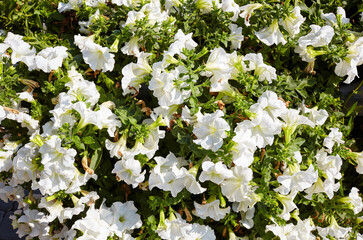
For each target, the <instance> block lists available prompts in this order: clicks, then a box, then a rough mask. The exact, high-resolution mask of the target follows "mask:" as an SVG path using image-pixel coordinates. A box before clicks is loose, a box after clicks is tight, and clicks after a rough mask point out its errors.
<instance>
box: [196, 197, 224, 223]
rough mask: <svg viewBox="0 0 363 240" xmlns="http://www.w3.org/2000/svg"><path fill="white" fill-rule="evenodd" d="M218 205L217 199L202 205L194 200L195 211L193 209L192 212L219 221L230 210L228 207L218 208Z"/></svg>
mask: <svg viewBox="0 0 363 240" xmlns="http://www.w3.org/2000/svg"><path fill="white" fill-rule="evenodd" d="M219 205H220V200H219V199H217V200H214V201H212V202H210V203H206V204H204V205H202V204H198V203H196V202H194V207H195V211H193V214H194V215H195V216H198V217H200V218H203V219H206V218H207V217H210V218H212V219H213V220H215V221H219V220H221V219H223V218H224V217H225V216H226V215H227V214H228V213H229V212H230V210H231V208H230V207H227V208H220V207H219Z"/></svg>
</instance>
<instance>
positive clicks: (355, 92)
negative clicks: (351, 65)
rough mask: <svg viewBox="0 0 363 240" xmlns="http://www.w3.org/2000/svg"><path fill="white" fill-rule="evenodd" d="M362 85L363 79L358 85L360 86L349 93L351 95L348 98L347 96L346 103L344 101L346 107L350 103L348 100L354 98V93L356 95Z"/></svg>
mask: <svg viewBox="0 0 363 240" xmlns="http://www.w3.org/2000/svg"><path fill="white" fill-rule="evenodd" d="M362 85H363V80H362V81H360V83H359V85H358V87H356V88H355V89H354V90H353V91H352V92H351V93H350V94H349V96H348V98H347V100H345V103H344V107H346V106H347V104H348V102H349V100H350V99H351V98H352V96H353V95H355V94H357V92H358V90H359V89H360V88H361V87H362Z"/></svg>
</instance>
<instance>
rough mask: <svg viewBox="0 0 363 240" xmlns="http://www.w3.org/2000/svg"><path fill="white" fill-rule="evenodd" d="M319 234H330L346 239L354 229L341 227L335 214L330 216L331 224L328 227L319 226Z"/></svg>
mask: <svg viewBox="0 0 363 240" xmlns="http://www.w3.org/2000/svg"><path fill="white" fill-rule="evenodd" d="M317 229H318V232H319V235H320V236H321V237H323V238H326V237H327V236H328V235H330V236H331V237H334V238H335V239H346V237H347V236H348V234H349V232H350V231H351V230H352V228H351V227H347V228H344V227H341V226H339V225H338V223H337V221H336V220H335V218H334V216H330V225H329V226H328V227H326V228H322V227H317Z"/></svg>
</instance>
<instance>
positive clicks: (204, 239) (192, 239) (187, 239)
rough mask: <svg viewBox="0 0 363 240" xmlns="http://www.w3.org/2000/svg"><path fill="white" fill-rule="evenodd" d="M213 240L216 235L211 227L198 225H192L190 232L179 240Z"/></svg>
mask: <svg viewBox="0 0 363 240" xmlns="http://www.w3.org/2000/svg"><path fill="white" fill-rule="evenodd" d="M196 239H200V240H215V239H216V235H215V234H214V231H213V229H212V228H211V227H209V226H205V225H200V224H198V223H193V224H192V228H191V229H190V231H188V232H187V233H186V235H185V236H184V237H182V238H180V240H196Z"/></svg>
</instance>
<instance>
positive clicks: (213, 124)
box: [193, 110, 231, 152]
mask: <svg viewBox="0 0 363 240" xmlns="http://www.w3.org/2000/svg"><path fill="white" fill-rule="evenodd" d="M223 116H224V113H223V112H222V111H221V110H217V111H215V112H214V113H206V114H204V115H203V116H202V117H200V119H198V122H197V123H196V124H195V125H194V129H193V133H194V134H195V135H196V137H197V139H196V140H193V141H194V142H195V143H196V144H199V145H201V146H202V147H203V148H204V149H210V150H212V151H213V152H216V151H217V150H218V149H219V148H220V147H222V145H223V138H226V137H227V134H226V131H229V130H230V129H231V128H230V126H229V124H228V123H227V121H226V120H224V119H223V118H222V117H223Z"/></svg>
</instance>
